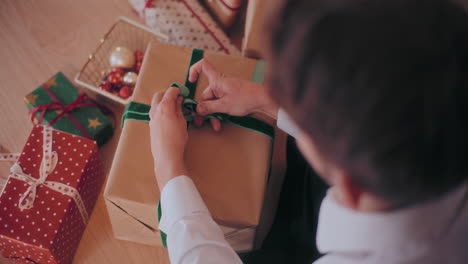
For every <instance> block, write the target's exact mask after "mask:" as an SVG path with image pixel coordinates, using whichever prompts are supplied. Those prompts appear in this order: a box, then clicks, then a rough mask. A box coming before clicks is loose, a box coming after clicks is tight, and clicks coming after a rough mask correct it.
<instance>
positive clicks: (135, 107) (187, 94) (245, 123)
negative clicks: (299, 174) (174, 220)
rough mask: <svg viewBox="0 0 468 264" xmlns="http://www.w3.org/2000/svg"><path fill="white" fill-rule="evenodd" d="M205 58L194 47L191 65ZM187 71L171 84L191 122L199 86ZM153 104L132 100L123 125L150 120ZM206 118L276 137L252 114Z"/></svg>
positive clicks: (259, 71) (259, 74)
mask: <svg viewBox="0 0 468 264" xmlns="http://www.w3.org/2000/svg"><path fill="white" fill-rule="evenodd" d="M202 58H203V50H199V49H193V50H192V55H191V58H190V65H189V70H190V67H191V66H192V65H193V64H195V63H197V62H198V61H200V60H201V59H202ZM264 67H265V63H264V62H263V61H259V62H258V63H257V65H256V67H255V70H254V73H253V75H252V81H253V82H256V83H259V84H261V83H263V78H264V77H263V76H264V75H263V72H264ZM189 70H188V71H187V75H186V77H185V85H181V84H178V83H173V84H171V86H173V87H177V88H179V89H180V95H182V96H183V97H184V101H183V103H182V111H183V112H184V117H185V120H187V122H191V121H193V119H194V116H195V115H196V107H197V105H198V102H197V101H195V100H194V99H193V97H194V96H195V91H196V88H197V81H195V82H193V83H192V82H190V81H189V80H188V79H189V78H188V77H189V72H190V71H189ZM150 109H151V106H149V105H147V104H142V103H138V102H133V101H132V102H130V103H129V104H127V106H126V107H125V110H124V113H123V115H122V127H123V126H124V124H125V121H126V120H136V121H143V122H149V121H150V116H149V111H150ZM204 118H216V119H218V120H220V121H226V122H229V123H231V124H233V125H235V126H238V127H241V128H245V129H249V130H252V131H255V132H258V133H261V134H264V135H265V136H267V137H269V138H270V139H274V137H275V129H274V128H273V127H272V126H271V125H270V124H268V123H266V122H263V121H261V120H259V119H256V118H253V117H250V116H231V115H228V114H224V113H213V114H210V115H207V116H205V117H204ZM157 213H158V221H160V220H161V216H162V208H161V201H159V202H158V209H157ZM160 234H161V241H162V244H163V246H164V247H165V248H167V235H166V234H165V233H164V232H163V231H161V230H160Z"/></svg>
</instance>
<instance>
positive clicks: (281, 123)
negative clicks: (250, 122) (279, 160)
mask: <svg viewBox="0 0 468 264" xmlns="http://www.w3.org/2000/svg"><path fill="white" fill-rule="evenodd" d="M276 125H277V126H278V128H279V129H281V130H283V131H284V132H286V133H288V134H289V135H290V136H292V137H296V136H297V134H298V133H299V127H297V126H296V124H295V123H294V121H293V120H292V119H291V118H290V117H289V115H288V114H286V112H285V111H284V110H283V109H282V108H280V109H279V111H278V119H277V121H276Z"/></svg>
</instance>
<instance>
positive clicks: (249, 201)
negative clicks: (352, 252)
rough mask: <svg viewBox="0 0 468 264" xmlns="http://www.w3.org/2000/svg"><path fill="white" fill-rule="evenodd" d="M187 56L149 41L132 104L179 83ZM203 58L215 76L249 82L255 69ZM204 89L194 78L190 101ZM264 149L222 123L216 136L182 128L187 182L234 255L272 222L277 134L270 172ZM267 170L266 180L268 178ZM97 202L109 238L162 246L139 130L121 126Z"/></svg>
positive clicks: (265, 140)
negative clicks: (103, 209) (105, 215)
mask: <svg viewBox="0 0 468 264" xmlns="http://www.w3.org/2000/svg"><path fill="white" fill-rule="evenodd" d="M191 53H192V50H191V49H188V48H183V47H178V46H172V45H168V44H162V43H158V42H152V43H151V44H150V45H149V47H148V49H147V52H146V55H145V61H144V63H143V67H142V70H141V73H140V76H139V81H138V83H137V86H136V88H135V93H134V98H133V100H134V101H136V102H138V103H142V104H150V102H151V98H152V96H153V94H154V93H155V92H156V91H158V90H165V89H167V88H168V87H169V86H170V84H171V83H173V82H176V83H184V80H185V78H186V73H187V70H188V66H189V61H190V60H191ZM204 58H206V59H207V60H209V61H210V62H211V63H212V64H213V65H214V67H215V68H217V69H218V70H219V71H221V72H223V73H227V74H231V75H233V76H236V77H239V78H245V79H251V77H252V76H253V75H254V73H255V70H256V68H257V62H258V61H256V60H253V59H247V58H244V57H239V56H228V55H224V54H221V53H212V52H205V53H204ZM207 85H208V82H207V79H206V78H205V77H204V76H201V77H200V79H199V81H198V85H197V89H196V93H195V99H197V98H198V97H199V96H200V94H201V93H202V92H203V89H204V88H205V87H207ZM272 143H273V142H272V140H271V139H270V138H269V137H267V136H265V135H263V134H261V133H257V132H254V131H251V130H248V129H245V128H241V127H237V126H234V125H231V124H229V123H224V125H223V129H222V131H221V132H214V131H213V130H212V129H211V127H209V126H208V125H206V126H203V127H201V128H195V127H192V126H189V142H188V145H187V149H186V152H185V155H186V156H185V159H186V164H187V167H188V170H189V175H190V177H191V178H192V179H193V181H194V182H195V185H196V186H197V188H198V190H199V191H200V193H201V196H202V197H203V199H204V201H205V203H206V205H207V207H208V208H209V210H210V212H211V214H212V216H213V218H214V219H215V221H216V222H217V223H219V224H220V225H221V226H222V228H223V230H224V231H225V234H226V238H227V240H228V242H229V243H231V245H232V246H234V248H235V249H236V250H237V251H247V250H250V249H252V248H254V246H255V245H259V244H260V243H261V240H262V239H263V237H264V235H265V234H266V232H267V231H268V230H269V227H270V225H271V222H272V220H273V217H274V212H275V210H276V204H277V197H278V194H279V190H280V186H281V184H282V177H283V175H284V174H283V173H282V171H284V167H285V165H284V160H285V159H284V146H285V136H284V134H277V135H276V137H275V145H277V146H278V150H280V151H279V152H278V153H279V154H280V155H279V156H278V157H276V158H274V161H275V164H273V165H274V166H272V167H271V161H272V146H273V144H272ZM277 143H278V144H277ZM275 153H276V151H275ZM134 157H138V159H135V158H134ZM270 168H274V170H275V171H274V173H272V174H269V172H270ZM269 175H270V177H269ZM104 196H105V199H106V205H107V208H108V211H109V215H110V218H111V223H112V227H113V230H114V234H115V236H116V237H117V238H119V239H124V240H130V241H134V242H139V243H144V244H150V245H159V246H160V245H162V244H161V239H160V236H159V230H158V218H157V210H156V208H157V205H158V200H159V196H160V193H159V189H158V187H157V183H156V179H155V177H154V170H153V160H152V155H151V150H150V135H149V127H148V124H147V123H144V122H141V121H135V120H126V121H125V125H124V128H123V130H122V135H121V137H120V141H119V145H118V147H117V151H116V154H115V157H114V162H113V166H112V168H111V172H110V175H109V180H108V183H107V186H106V189H105V193H104ZM260 227H261V228H260ZM259 230H262V231H261V232H260V231H259Z"/></svg>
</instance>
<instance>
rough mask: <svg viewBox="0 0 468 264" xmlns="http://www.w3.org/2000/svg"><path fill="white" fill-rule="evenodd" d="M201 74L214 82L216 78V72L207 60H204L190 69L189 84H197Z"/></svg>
mask: <svg viewBox="0 0 468 264" xmlns="http://www.w3.org/2000/svg"><path fill="white" fill-rule="evenodd" d="M201 73H204V74H205V75H206V77H208V80H212V79H213V78H214V77H215V76H216V70H215V69H214V68H213V66H212V65H211V64H210V63H209V62H208V61H207V60H206V59H202V60H200V61H199V62H197V63H195V64H194V65H193V66H192V67H190V71H189V82H192V83H193V82H195V81H196V80H197V79H198V77H199V76H200V74H201Z"/></svg>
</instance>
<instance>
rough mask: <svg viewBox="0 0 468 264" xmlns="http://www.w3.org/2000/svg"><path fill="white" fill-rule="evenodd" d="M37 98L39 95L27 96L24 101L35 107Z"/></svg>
mask: <svg viewBox="0 0 468 264" xmlns="http://www.w3.org/2000/svg"><path fill="white" fill-rule="evenodd" d="M38 97H39V95H37V94H28V95H26V97H24V101H25V102H26V103H27V104H31V105H36V100H37V98H38Z"/></svg>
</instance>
